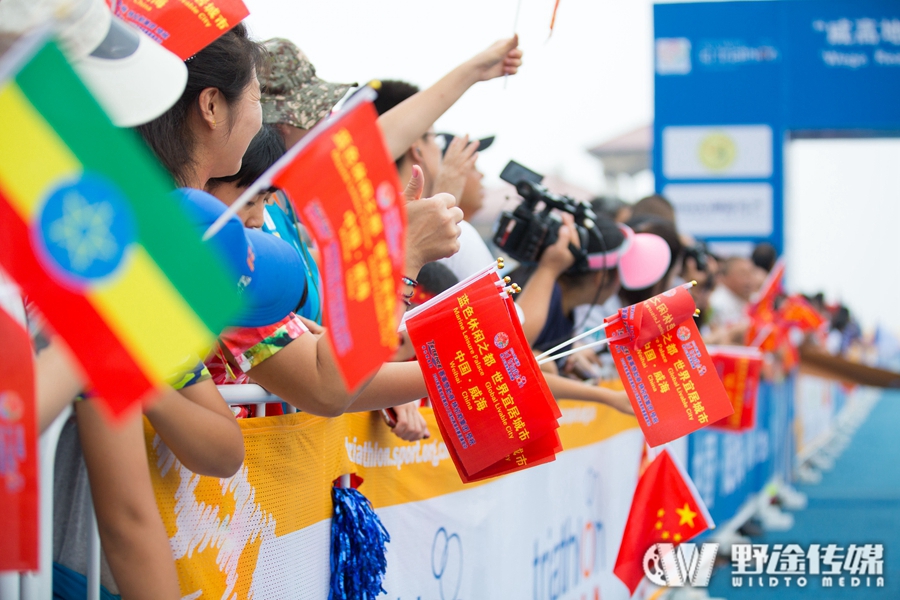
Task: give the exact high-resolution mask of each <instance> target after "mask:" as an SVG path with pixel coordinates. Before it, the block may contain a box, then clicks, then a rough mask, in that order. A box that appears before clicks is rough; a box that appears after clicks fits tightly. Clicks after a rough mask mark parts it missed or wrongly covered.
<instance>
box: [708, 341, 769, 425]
mask: <svg viewBox="0 0 900 600" xmlns="http://www.w3.org/2000/svg"><path fill="white" fill-rule="evenodd" d="M708 350H709V355H710V356H711V357H712V361H713V364H714V365H715V366H716V372H718V374H719V379H721V380H722V385H723V386H725V392H726V393H727V394H728V397H729V398H730V399H731V405H732V407H733V408H734V412H733V413H732V414H731V415H729V416H727V417H725V418H724V419H722V420H720V421H717V422H716V423H715V424H714V425H713V427H716V428H717V429H726V430H730V431H746V430H748V429H752V428H753V424H754V423H755V422H756V393H757V391H758V389H759V376H760V372H761V371H762V362H763V361H762V353H761V352H760V351H759V350H758V349H757V348H748V347H747V346H710V347H709V348H708Z"/></svg>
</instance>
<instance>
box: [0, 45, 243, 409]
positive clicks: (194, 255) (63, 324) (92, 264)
mask: <svg viewBox="0 0 900 600" xmlns="http://www.w3.org/2000/svg"><path fill="white" fill-rule="evenodd" d="M10 54H15V55H17V57H18V58H19V61H18V64H17V65H10V64H5V65H0V73H9V72H12V73H14V75H12V77H11V78H8V79H5V80H3V81H0V115H2V118H0V266H2V268H3V269H5V270H6V271H7V272H8V273H9V274H10V275H11V276H12V277H13V278H14V279H15V280H16V281H17V282H18V283H19V285H20V286H21V287H22V290H23V292H24V294H25V295H26V296H27V298H28V299H29V300H30V301H32V302H33V303H34V304H35V305H36V306H37V307H38V308H39V309H40V311H41V312H42V313H43V314H44V316H45V317H46V319H47V321H48V322H49V323H50V325H51V326H52V327H53V328H54V329H55V330H56V332H57V333H58V334H59V335H61V336H62V338H63V339H64V340H65V341H66V343H67V344H68V345H69V347H70V348H71V349H72V351H73V353H74V354H75V356H76V357H77V359H78V360H79V362H80V363H81V366H82V368H83V369H84V371H85V373H86V374H87V376H88V377H89V378H90V381H91V384H92V385H93V388H94V391H95V392H96V395H98V396H100V397H101V398H103V399H104V400H105V401H106V402H107V404H108V406H109V408H110V409H111V410H112V412H113V413H114V414H120V413H121V412H123V411H124V410H125V409H126V408H128V407H129V406H130V405H131V404H132V403H133V402H135V401H137V400H139V399H140V398H142V397H143V396H145V395H146V394H147V393H148V392H150V391H152V390H153V389H154V388H156V387H157V386H158V385H160V383H161V382H162V381H163V380H164V379H165V378H166V377H168V376H171V375H173V374H175V373H177V371H178V370H179V368H181V367H182V366H183V365H184V363H185V361H186V360H187V359H188V357H189V356H190V355H195V354H198V353H202V352H204V350H205V349H206V348H208V347H209V345H210V344H211V342H212V340H213V338H214V337H215V335H217V334H218V332H219V331H220V330H221V328H222V327H223V326H224V325H225V324H226V323H227V321H228V319H230V318H231V317H233V316H234V315H235V313H236V312H237V311H238V310H239V308H240V303H239V297H238V295H237V285H236V281H235V278H234V277H232V276H231V275H230V274H229V272H228V271H226V270H225V269H224V267H223V266H222V265H221V263H220V261H219V260H218V258H217V257H216V256H215V255H214V254H213V252H212V250H211V249H210V248H208V247H206V246H204V245H202V244H201V242H200V235H199V232H197V231H196V230H195V229H194V228H193V227H192V226H191V225H190V223H189V222H188V220H187V217H186V216H185V215H184V214H183V213H182V211H181V209H180V208H179V206H178V205H177V202H176V199H175V198H174V197H173V196H172V193H173V185H172V182H171V179H170V178H169V177H168V175H167V174H166V173H165V172H164V171H163V170H162V168H161V167H160V166H159V164H158V162H157V161H156V160H155V158H154V157H153V156H152V154H151V153H150V152H149V151H148V150H147V148H146V146H144V144H143V142H142V141H141V140H140V138H139V137H138V136H137V134H135V133H134V132H133V131H130V130H125V129H118V128H116V127H114V126H113V125H112V123H111V122H110V120H109V118H108V117H107V116H106V115H105V114H104V112H103V110H102V109H101V108H100V106H99V105H98V104H97V102H96V101H95V100H94V98H93V97H92V96H91V95H90V93H89V92H88V91H87V89H86V88H85V87H84V85H83V84H82V83H81V81H80V80H79V79H78V77H77V76H76V75H75V73H74V72H73V71H72V69H71V67H70V66H69V64H68V63H67V62H66V60H65V58H64V57H63V55H62V53H61V52H60V51H59V49H57V47H56V46H55V45H54V44H53V43H46V42H44V41H37V42H34V41H32V42H31V48H30V51H28V50H23V49H22V48H21V47H19V48H15V49H13V50H11V51H10ZM23 55H24V56H23ZM7 57H9V55H7ZM29 59H30V60H29Z"/></svg>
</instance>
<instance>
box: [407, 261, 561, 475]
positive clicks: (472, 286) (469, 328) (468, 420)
mask: <svg viewBox="0 0 900 600" xmlns="http://www.w3.org/2000/svg"><path fill="white" fill-rule="evenodd" d="M502 286H503V283H502V280H501V279H500V276H499V275H498V274H497V271H496V269H495V268H493V267H491V268H490V269H486V270H484V271H482V272H480V273H479V274H477V275H476V276H473V277H471V278H469V279H467V280H465V281H463V282H461V283H460V284H458V285H456V286H454V287H453V288H451V289H450V290H447V291H446V292H444V293H442V294H440V295H438V296H437V297H435V298H434V299H433V300H432V301H430V302H428V303H427V304H425V305H423V306H421V307H419V308H418V309H416V310H413V311H410V312H409V313H407V319H406V328H407V330H408V331H409V336H410V340H412V343H413V346H414V347H415V350H416V358H417V359H418V361H419V364H420V365H421V366H422V372H423V374H424V376H425V382H426V385H427V387H428V395H429V397H430V398H431V403H432V406H433V407H434V408H435V414H436V416H437V422H438V426H439V428H440V429H441V434H442V435H443V437H444V441H445V442H446V444H447V447H448V449H450V454H451V456H452V457H453V460H454V464H455V465H456V466H457V469H458V470H459V472H460V476H461V478H462V480H463V481H464V482H469V481H476V480H479V479H484V478H487V477H494V476H497V475H500V474H503V473H508V472H512V471H516V470H519V469H524V468H527V467H529V466H535V465H536V464H542V463H543V462H548V461H550V460H553V457H554V456H555V453H556V452H558V451H559V450H560V449H561V447H560V443H559V438H558V436H557V435H556V429H557V428H558V427H559V424H558V422H557V419H558V418H559V416H560V413H559V409H558V407H557V406H556V402H555V401H554V400H553V397H552V395H551V394H550V390H549V389H548V388H547V386H546V383H545V382H544V379H543V376H542V375H541V373H540V369H539V368H538V365H537V362H536V361H535V360H534V357H533V355H532V353H531V351H530V350H529V348H528V345H527V343H526V342H525V341H524V339H525V338H524V335H523V334H522V330H521V325H520V324H519V322H518V318H517V317H515V314H516V313H515V308H514V307H513V306H512V301H511V300H510V299H509V297H508V296H507V294H506V292H505V291H504V290H503V289H502Z"/></svg>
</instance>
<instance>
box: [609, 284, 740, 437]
mask: <svg viewBox="0 0 900 600" xmlns="http://www.w3.org/2000/svg"><path fill="white" fill-rule="evenodd" d="M693 312H694V302H693V299H692V298H691V295H690V294H689V293H688V291H687V289H686V288H685V287H684V286H679V287H677V288H674V289H672V290H669V291H667V292H663V293H662V294H660V295H658V296H654V297H653V298H650V299H649V300H646V301H644V302H641V303H640V304H639V305H631V306H626V307H625V308H622V309H621V310H619V313H618V314H617V315H615V316H612V317H607V319H606V322H607V323H609V324H610V327H608V328H607V331H606V333H607V336H608V337H609V339H610V340H612V341H611V342H610V344H609V351H610V354H611V355H612V357H613V361H614V363H615V365H616V370H617V371H618V373H619V377H620V378H621V379H622V383H623V384H624V386H625V392H626V393H627V394H628V398H629V400H630V401H631V405H632V407H633V408H634V412H635V415H637V419H638V424H639V425H640V427H641V431H643V433H644V437H645V438H646V440H647V443H648V444H650V446H653V447H655V446H659V445H660V444H665V443H666V442H671V441H672V440H674V439H677V438H679V437H681V436H683V435H687V434H688V433H691V432H692V431H696V430H697V429H700V428H701V427H704V426H706V425H707V424H709V423H715V422H716V421H718V420H719V419H721V418H723V417H726V416H728V415H730V414H731V413H732V412H733V409H732V407H731V402H730V401H729V399H728V395H727V394H726V392H725V388H724V387H722V382H721V381H719V378H718V375H717V373H716V369H715V366H714V365H713V362H712V359H711V358H710V356H709V353H708V352H707V350H706V345H705V344H704V343H703V339H702V338H701V337H700V332H699V331H698V330H697V325H696V324H695V323H694V319H693V317H692V316H688V317H686V318H685V317H684V315H685V314H687V315H693ZM673 315H677V316H678V317H680V318H681V319H683V320H676V319H677V318H678V317H676V316H673ZM648 331H649V332H650V334H648V333H647V332H648ZM650 335H653V336H654V337H652V338H651V339H650V341H645V340H646V339H647V338H648V337H649V336H650Z"/></svg>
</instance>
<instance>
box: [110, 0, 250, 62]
mask: <svg viewBox="0 0 900 600" xmlns="http://www.w3.org/2000/svg"><path fill="white" fill-rule="evenodd" d="M107 4H109V5H110V7H111V8H112V10H113V12H114V13H115V14H116V16H117V17H119V18H120V19H123V20H125V21H128V22H129V23H133V24H134V25H136V26H138V27H139V28H140V29H141V31H143V32H144V33H146V34H147V35H148V36H150V38H151V39H153V40H156V41H157V42H159V43H160V44H161V45H162V46H163V47H164V48H165V49H166V50H168V51H169V52H171V53H173V54H175V55H177V56H178V57H179V58H180V59H181V60H185V59H187V58H189V57H191V56H193V55H195V54H197V52H199V51H200V50H202V49H203V48H205V47H206V46H208V45H209V44H211V43H212V42H213V41H214V40H216V38H218V37H219V36H220V35H222V34H223V33H225V32H226V31H228V30H229V29H231V28H232V27H234V26H235V25H237V24H238V23H240V22H241V21H243V20H244V18H246V16H247V15H249V14H250V11H248V10H247V7H246V6H244V3H243V2H241V0H107Z"/></svg>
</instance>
